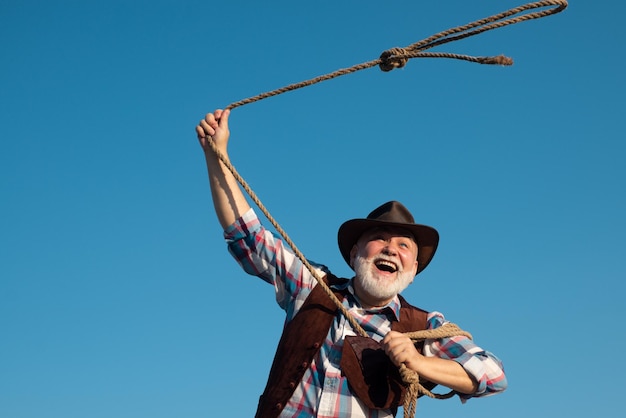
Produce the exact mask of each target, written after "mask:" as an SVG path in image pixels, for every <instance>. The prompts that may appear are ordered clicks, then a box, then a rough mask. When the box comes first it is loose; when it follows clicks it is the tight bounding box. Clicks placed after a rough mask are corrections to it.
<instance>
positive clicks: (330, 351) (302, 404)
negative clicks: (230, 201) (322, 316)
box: [224, 209, 507, 418]
mask: <svg viewBox="0 0 626 418" xmlns="http://www.w3.org/2000/svg"><path fill="white" fill-rule="evenodd" d="M224 236H225V238H226V241H227V243H228V248H229V251H230V253H231V254H232V255H233V256H234V257H235V259H236V260H237V262H238V263H239V264H240V265H241V266H242V267H243V269H244V270H245V271H246V272H247V273H249V274H252V275H255V276H258V277H260V278H261V279H263V280H265V281H266V282H268V283H270V284H272V285H273V286H274V289H275V291H276V301H277V302H278V304H279V305H280V307H281V308H283V309H284V310H285V312H286V314H287V318H286V321H290V320H291V319H292V318H293V317H294V316H295V315H296V313H297V312H298V310H299V309H300V307H301V306H302V304H303V303H304V301H305V300H306V298H307V296H308V295H309V293H310V292H311V289H312V288H313V286H315V285H316V284H317V281H316V280H315V278H314V277H313V276H312V275H311V273H310V272H309V271H308V270H307V269H306V268H305V267H304V266H303V264H302V262H301V261H300V260H299V259H298V258H297V257H296V256H295V255H294V254H293V252H292V251H291V250H290V249H289V248H287V247H286V246H285V245H284V244H283V242H282V240H280V239H279V238H277V237H276V236H275V235H274V234H272V233H271V232H270V231H268V230H266V229H265V228H264V227H263V226H262V225H261V223H260V221H259V219H258V217H257V216H256V214H255V213H254V211H253V210H252V209H250V210H249V211H248V212H247V213H245V214H244V215H243V216H242V217H241V218H240V219H238V220H237V221H236V222H235V223H234V224H233V225H231V226H230V227H229V228H227V229H226V231H225V232H224ZM312 265H313V266H314V267H315V268H316V269H318V270H319V271H320V272H321V273H322V275H323V274H324V273H326V272H328V269H327V268H326V267H325V266H323V265H319V264H315V263H312ZM345 286H347V288H348V293H347V295H346V297H345V298H344V299H343V301H342V303H343V305H344V306H345V307H346V308H347V309H348V310H349V312H350V314H351V315H353V317H354V318H355V319H356V321H357V322H358V323H359V324H361V326H362V327H363V329H365V331H366V332H367V333H368V334H369V335H370V336H371V337H372V338H373V339H375V340H377V341H380V340H382V339H383V337H384V336H385V335H386V334H387V333H388V332H389V331H390V330H391V320H392V319H397V318H398V315H399V313H400V303H399V300H398V298H397V297H396V298H395V299H394V300H392V301H391V302H390V303H389V304H388V305H387V306H385V307H383V308H379V309H375V310H365V309H363V308H361V307H360V305H359V303H358V301H357V299H356V298H355V296H354V290H353V288H352V285H351V282H349V283H347V284H346V285H345ZM444 323H445V319H444V317H443V315H442V314H440V313H439V312H431V313H430V314H429V316H428V327H429V329H433V328H437V327H439V326H441V325H443V324H444ZM346 335H355V332H354V330H353V329H352V327H351V325H350V324H349V323H348V321H347V320H346V319H345V317H344V316H343V315H342V314H338V315H337V316H336V317H335V319H334V321H333V324H332V326H331V329H330V331H329V332H328V335H327V336H326V340H325V342H324V344H323V345H322V347H321V349H320V351H319V353H318V355H317V356H316V358H315V359H314V360H313V361H312V362H311V365H310V366H309V368H308V369H307V371H306V372H305V374H304V376H303V378H302V381H301V382H300V384H299V385H298V386H297V388H296V390H295V392H294V393H293V395H292V397H291V399H290V400H289V402H288V403H287V405H286V406H285V408H284V409H283V411H282V413H281V415H280V416H281V417H313V416H316V417H320V418H322V417H323V418H336V417H346V416H350V417H369V418H382V417H392V416H393V414H392V412H391V411H390V410H369V409H368V408H367V407H366V406H365V405H363V403H362V402H361V401H360V400H359V399H358V398H357V397H355V396H353V395H352V392H351V391H350V388H349V386H348V382H347V380H346V379H345V377H344V376H342V375H341V370H340V368H339V363H340V360H341V348H342V345H343V340H344V338H345V336H346ZM424 355H426V356H436V357H440V358H443V359H450V360H454V361H456V362H458V363H459V364H460V365H461V366H463V368H464V369H465V370H466V371H467V372H468V373H469V374H470V375H471V376H472V377H473V378H474V379H475V380H476V382H477V383H478V390H477V391H476V393H474V394H473V395H471V396H469V395H461V394H460V396H461V398H462V399H463V400H465V399H468V398H470V397H478V396H486V395H490V394H494V393H497V392H501V391H503V390H504V389H505V388H506V386H507V381H506V377H505V375H504V370H503V368H502V363H501V362H500V360H499V359H498V358H497V357H495V356H494V355H493V354H491V353H489V352H488V351H485V350H483V349H482V348H480V347H478V346H477V345H475V344H474V343H473V342H472V340H470V339H468V338H466V337H452V338H445V339H441V340H436V341H435V340H432V341H431V340H428V341H426V342H425V344H424Z"/></svg>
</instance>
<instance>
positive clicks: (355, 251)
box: [350, 244, 358, 270]
mask: <svg viewBox="0 0 626 418" xmlns="http://www.w3.org/2000/svg"><path fill="white" fill-rule="evenodd" d="M357 251H358V248H357V246H356V244H354V245H353V246H352V249H351V250H350V267H352V270H354V259H355V258H356V253H357Z"/></svg>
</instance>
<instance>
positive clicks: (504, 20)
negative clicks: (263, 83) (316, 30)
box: [226, 0, 567, 109]
mask: <svg viewBox="0 0 626 418" xmlns="http://www.w3.org/2000/svg"><path fill="white" fill-rule="evenodd" d="M566 7H567V0H544V1H538V2H535V3H528V4H525V5H523V6H519V7H515V8H513V9H510V10H507V11H506V12H502V13H499V14H496V15H493V16H489V17H486V18H484V19H480V20H477V21H475V22H472V23H469V24H467V25H463V26H458V27H455V28H452V29H448V30H445V31H442V32H439V33H437V34H435V35H433V36H431V37H429V38H426V39H424V40H422V41H419V42H416V43H414V44H411V45H409V46H407V47H405V48H391V49H388V50H386V51H384V52H383V53H382V54H381V55H380V57H379V58H378V59H375V60H373V61H369V62H364V63H362V64H357V65H354V66H352V67H349V68H343V69H340V70H337V71H334V72H332V73H329V74H326V75H322V76H319V77H315V78H312V79H309V80H305V81H301V82H299V83H295V84H290V85H288V86H285V87H282V88H279V89H276V90H272V91H269V92H267V93H262V94H259V95H257V96H253V97H250V98H247V99H243V100H240V101H238V102H234V103H231V104H230V105H228V106H227V107H226V108H227V109H234V108H236V107H240V106H243V105H246V104H249V103H253V102H257V101H259V100H263V99H267V98H268V97H272V96H276V95H279V94H282V93H286V92H288V91H291V90H296V89H299V88H302V87H307V86H310V85H313V84H317V83H320V82H322V81H326V80H330V79H333V78H336V77H340V76H342V75H346V74H351V73H354V72H356V71H360V70H364V69H366V68H371V67H375V66H377V65H378V66H379V68H380V69H381V70H382V71H391V70H393V69H394V68H402V67H404V66H405V65H406V63H407V62H408V60H409V59H411V58H450V59H459V60H464V61H470V62H476V63H479V64H491V65H494V64H495V65H512V64H513V60H512V59H511V58H508V57H505V56H502V55H500V56H496V57H473V56H469V55H460V54H451V53H426V52H423V51H425V50H427V49H430V48H433V47H435V46H439V45H443V44H446V43H448V42H453V41H458V40H460V39H464V38H469V37H470V36H474V35H478V34H480V33H483V32H487V31H490V30H493V29H498V28H502V27H504V26H508V25H513V24H515V23H519V22H524V21H526V20H532V19H539V18H542V17H545V16H549V15H553V14H557V13H560V12H562V11H563V10H565V8H566ZM535 9H540V10H536V11H533V12H529V13H526V14H523V13H524V12H528V11H531V10H535ZM516 15H519V16H516Z"/></svg>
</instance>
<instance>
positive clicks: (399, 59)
mask: <svg viewBox="0 0 626 418" xmlns="http://www.w3.org/2000/svg"><path fill="white" fill-rule="evenodd" d="M406 55H407V50H406V49H404V48H398V47H396V48H391V49H388V50H386V51H384V52H383V53H382V54H380V64H378V66H379V67H380V69H381V70H383V71H385V72H387V71H391V70H393V69H394V68H402V67H404V66H405V65H406V63H407V61H408V60H409V59H408V58H407V57H406Z"/></svg>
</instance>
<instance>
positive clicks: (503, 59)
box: [480, 55, 513, 65]
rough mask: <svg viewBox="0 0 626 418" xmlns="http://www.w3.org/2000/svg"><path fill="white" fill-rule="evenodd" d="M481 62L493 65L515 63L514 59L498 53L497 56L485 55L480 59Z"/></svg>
mask: <svg viewBox="0 0 626 418" xmlns="http://www.w3.org/2000/svg"><path fill="white" fill-rule="evenodd" d="M480 63H481V64H491V65H513V59H511V58H509V57H507V56H504V55H498V56H496V57H483V58H481V59H480Z"/></svg>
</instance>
